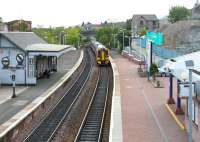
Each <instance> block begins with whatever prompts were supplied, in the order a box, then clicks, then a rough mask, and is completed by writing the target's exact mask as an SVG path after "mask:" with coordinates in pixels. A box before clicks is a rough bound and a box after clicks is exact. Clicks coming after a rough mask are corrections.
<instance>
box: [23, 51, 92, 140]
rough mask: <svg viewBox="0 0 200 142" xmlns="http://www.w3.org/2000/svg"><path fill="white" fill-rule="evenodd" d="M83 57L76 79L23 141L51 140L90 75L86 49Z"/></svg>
mask: <svg viewBox="0 0 200 142" xmlns="http://www.w3.org/2000/svg"><path fill="white" fill-rule="evenodd" d="M84 59H85V63H84V64H85V65H84V68H83V70H82V73H81V74H80V76H79V77H78V79H77V81H75V83H74V84H73V85H72V86H71V87H70V88H69V90H68V91H67V92H66V93H65V95H64V97H63V98H62V99H60V101H59V102H58V103H57V105H56V106H55V107H54V108H53V109H52V110H51V112H50V113H49V114H48V115H47V116H46V117H45V118H44V119H43V121H42V122H41V123H40V124H39V125H38V127H37V128H36V129H34V130H33V131H32V133H31V134H30V135H29V136H28V137H27V138H26V139H25V140H24V141H25V142H48V141H51V140H52V138H53V137H54V135H55V133H56V131H57V129H58V128H59V127H60V126H61V125H62V123H63V121H64V119H65V117H66V116H67V114H68V113H69V111H70V109H71V107H72V106H73V104H74V103H75V102H76V100H77V98H78V96H79V94H80V93H81V91H82V89H83V88H84V85H85V84H86V82H87V80H88V78H89V76H90V73H91V70H92V64H91V55H90V54H89V51H88V50H86V51H85V58H84Z"/></svg>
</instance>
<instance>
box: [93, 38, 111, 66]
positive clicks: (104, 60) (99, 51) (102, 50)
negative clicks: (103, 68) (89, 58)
mask: <svg viewBox="0 0 200 142" xmlns="http://www.w3.org/2000/svg"><path fill="white" fill-rule="evenodd" d="M91 44H92V50H93V51H94V53H95V59H96V62H97V64H98V65H109V64H110V59H109V58H110V53H109V49H108V48H106V47H105V46H104V45H103V44H101V43H100V42H97V41H91Z"/></svg>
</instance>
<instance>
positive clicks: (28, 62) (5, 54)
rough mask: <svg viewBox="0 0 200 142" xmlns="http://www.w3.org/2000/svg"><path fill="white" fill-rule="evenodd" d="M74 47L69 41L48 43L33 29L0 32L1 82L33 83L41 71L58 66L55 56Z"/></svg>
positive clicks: (42, 72)
mask: <svg viewBox="0 0 200 142" xmlns="http://www.w3.org/2000/svg"><path fill="white" fill-rule="evenodd" d="M69 50H75V48H74V47H71V46H69V45H54V44H47V43H46V42H45V41H44V40H42V39H41V38H39V37H38V36H37V35H36V34H34V33H33V32H0V60H1V62H0V83H1V84H12V83H13V82H12V79H11V76H12V75H15V76H16V77H15V80H16V84H21V85H24V84H28V85H35V84H36V81H37V78H40V77H41V76H42V75H43V74H44V72H52V71H56V70H57V58H58V57H59V56H60V55H62V54H63V53H65V52H67V51H69Z"/></svg>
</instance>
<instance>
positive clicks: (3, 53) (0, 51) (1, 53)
mask: <svg viewBox="0 0 200 142" xmlns="http://www.w3.org/2000/svg"><path fill="white" fill-rule="evenodd" d="M18 54H21V55H23V56H24V57H25V52H23V51H22V50H21V49H20V48H18V47H16V46H15V45H14V44H12V43H11V42H10V41H8V40H7V39H6V38H4V37H2V36H1V37H0V84H12V83H13V82H12V80H11V75H13V74H15V76H16V84H25V82H26V80H25V61H24V62H23V64H21V65H18V62H17V60H16V56H17V55H18ZM4 57H8V59H9V66H12V67H16V71H15V72H13V71H11V69H10V68H8V67H4V66H3V64H2V59H3V58H4ZM24 59H25V58H24Z"/></svg>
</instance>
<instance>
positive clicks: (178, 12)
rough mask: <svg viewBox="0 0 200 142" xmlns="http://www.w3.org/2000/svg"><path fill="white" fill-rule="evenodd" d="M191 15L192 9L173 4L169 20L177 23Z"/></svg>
mask: <svg viewBox="0 0 200 142" xmlns="http://www.w3.org/2000/svg"><path fill="white" fill-rule="evenodd" d="M190 15H191V12H190V10H188V9H187V8H186V7H184V6H173V7H171V8H170V10H169V15H168V20H169V22H171V23H175V22H177V21H180V20H184V19H187V17H188V16H190Z"/></svg>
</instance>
